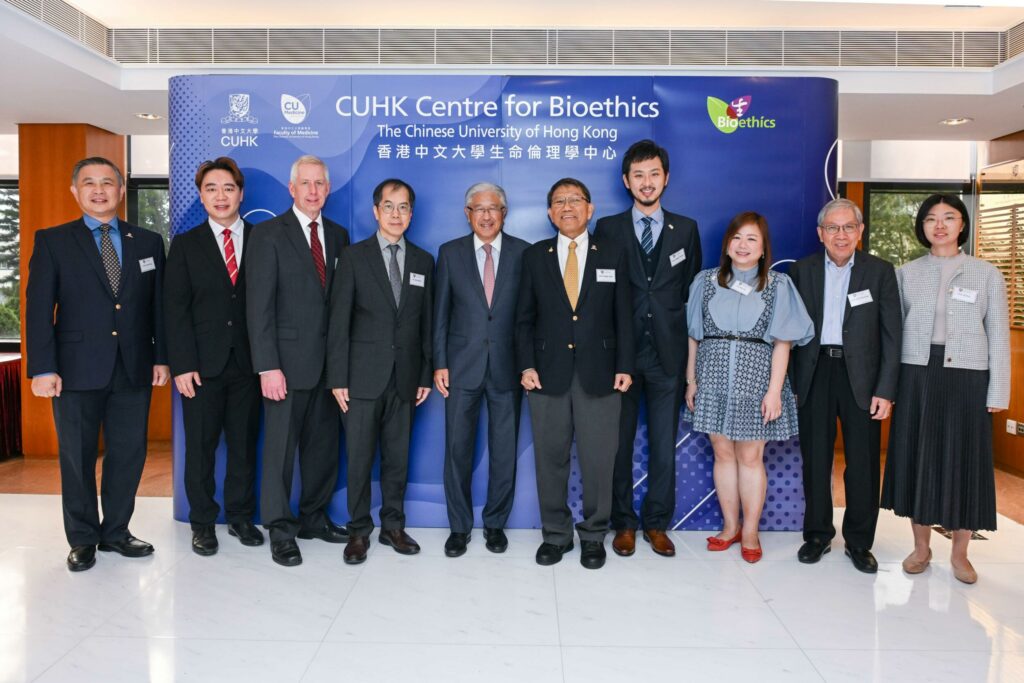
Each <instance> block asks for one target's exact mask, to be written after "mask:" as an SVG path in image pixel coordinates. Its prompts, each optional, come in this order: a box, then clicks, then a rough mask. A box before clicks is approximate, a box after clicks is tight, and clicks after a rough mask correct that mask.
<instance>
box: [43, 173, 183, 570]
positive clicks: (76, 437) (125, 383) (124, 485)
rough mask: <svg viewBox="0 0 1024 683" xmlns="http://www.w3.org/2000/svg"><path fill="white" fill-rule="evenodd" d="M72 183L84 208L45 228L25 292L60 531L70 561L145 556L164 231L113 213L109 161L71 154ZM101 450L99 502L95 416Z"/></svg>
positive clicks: (115, 192) (160, 347) (163, 376)
mask: <svg viewBox="0 0 1024 683" xmlns="http://www.w3.org/2000/svg"><path fill="white" fill-rule="evenodd" d="M71 192H72V194H73V195H74V196H75V199H76V200H77V201H78V205H79V206H80V207H81V209H82V217H81V218H79V219H77V220H74V221H72V222H70V223H65V224H64V225H59V226H57V227H54V228H48V229H45V230H40V231H39V232H37V233H36V236H35V247H34V249H33V252H32V259H31V260H30V261H29V278H28V287H27V290H26V301H25V317H26V329H25V337H26V351H27V355H28V365H27V373H28V376H29V377H31V378H32V393H33V394H35V395H36V396H41V397H49V398H52V399H53V419H54V423H55V425H56V428H57V444H58V454H59V457H60V470H61V496H62V502H63V506H64V531H65V533H66V534H67V539H68V543H69V544H70V545H71V553H70V554H69V555H68V559H67V564H68V568H69V569H71V571H83V570H86V569H89V568H90V567H92V566H93V565H94V564H95V563H96V547H97V545H98V546H99V549H100V550H102V551H111V552H116V553H119V554H121V555H124V556H125V557H143V556H146V555H150V554H152V552H153V546H152V545H150V544H149V543H146V542H145V541H141V540H139V539H137V538H135V536H133V535H132V533H131V532H130V531H129V530H128V523H129V521H130V520H131V517H132V513H133V512H134V510H135V493H136V491H137V490H138V487H139V479H140V478H141V477H142V468H143V465H144V464H145V461H146V435H147V429H148V420H149V402H150V397H151V395H152V387H153V386H163V385H164V384H166V383H167V379H168V376H169V369H168V367H167V346H166V341H165V338H164V320H163V310H162V307H163V300H162V296H161V288H162V286H163V275H164V242H163V238H162V237H161V236H160V235H158V234H156V233H154V232H150V231H148V230H143V229H142V228H139V227H137V226H134V225H129V224H128V223H126V222H124V221H119V220H118V218H117V207H118V204H120V202H121V200H122V199H123V198H124V179H123V177H122V175H121V171H120V170H119V169H118V168H117V167H116V166H115V165H114V164H113V162H111V161H109V160H107V159H104V158H101V157H90V158H88V159H83V160H82V161H79V162H78V163H77V164H75V167H74V170H73V171H72V174H71ZM101 425H102V427H103V439H104V443H105V444H106V453H105V455H104V459H103V481H102V485H101V490H100V497H101V501H102V507H103V520H102V521H100V516H99V510H98V509H97V505H96V458H97V453H98V449H99V435H100V426H101Z"/></svg>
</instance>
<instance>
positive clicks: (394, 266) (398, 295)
mask: <svg viewBox="0 0 1024 683" xmlns="http://www.w3.org/2000/svg"><path fill="white" fill-rule="evenodd" d="M388 249H389V250H390V251H391V261H389V262H388V280H390V281H391V293H392V294H394V295H395V306H397V305H398V304H399V303H401V300H402V273H400V272H399V270H398V245H397V244H389V245H388Z"/></svg>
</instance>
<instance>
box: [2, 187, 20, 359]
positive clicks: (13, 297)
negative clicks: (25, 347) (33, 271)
mask: <svg viewBox="0 0 1024 683" xmlns="http://www.w3.org/2000/svg"><path fill="white" fill-rule="evenodd" d="M20 248H21V245H20V244H19V242H18V182H17V181H16V180H13V181H6V180H4V181H0V341H7V340H13V341H18V340H20V338H21V318H20V315H19V309H20V306H19V300H20V292H19V288H18V285H19V281H20V279H21V276H20V273H19V270H18V265H19V250H20Z"/></svg>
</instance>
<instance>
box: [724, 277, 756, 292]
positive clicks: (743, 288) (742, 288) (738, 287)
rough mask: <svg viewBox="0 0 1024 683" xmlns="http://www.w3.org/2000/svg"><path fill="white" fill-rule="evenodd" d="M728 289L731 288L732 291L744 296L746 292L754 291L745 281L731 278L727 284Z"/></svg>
mask: <svg viewBox="0 0 1024 683" xmlns="http://www.w3.org/2000/svg"><path fill="white" fill-rule="evenodd" d="M729 289H731V290H732V291H734V292H738V293H739V294H742V295H743V296H746V295H747V294H750V293H751V292H753V291H754V288H753V287H751V286H750V285H748V284H747V283H746V282H740V281H739V280H733V281H732V284H730V285H729Z"/></svg>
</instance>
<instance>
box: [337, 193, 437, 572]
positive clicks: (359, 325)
mask: <svg viewBox="0 0 1024 683" xmlns="http://www.w3.org/2000/svg"><path fill="white" fill-rule="evenodd" d="M415 203H416V194H415V192H413V189H412V187H410V186H409V184H408V183H406V182H405V181H403V180H399V179H397V178H388V179H387V180H384V181H382V182H381V183H380V184H378V185H377V187H376V189H374V191H373V215H374V218H376V219H377V231H376V232H375V233H374V234H373V235H371V236H370V238H369V239H366V240H363V241H362V242H358V243H357V244H354V245H352V246H351V247H349V248H348V249H346V250H345V251H344V253H343V254H342V256H341V265H340V266H339V267H338V270H339V273H338V277H337V279H336V280H335V282H334V289H333V291H332V292H331V325H330V332H329V334H328V349H329V352H328V355H327V376H328V386H330V387H331V388H332V390H333V392H334V398H335V400H337V402H338V406H339V407H340V408H341V412H342V420H343V421H344V423H345V443H346V445H347V447H348V512H349V518H350V521H349V525H348V530H349V541H348V545H346V546H345V562H346V564H359V563H360V562H363V561H364V560H366V551H367V548H368V547H369V544H370V533H371V532H372V531H373V518H371V517H370V471H371V470H372V468H373V459H374V454H375V453H376V451H377V446H378V445H379V446H380V489H381V499H382V503H381V508H380V525H381V532H380V542H381V543H383V544H384V545H389V546H391V547H392V548H394V550H395V552H398V553H401V554H403V555H414V554H416V553H418V552H419V551H420V547H419V545H418V544H417V543H416V541H414V540H413V539H412V538H411V537H410V536H409V534H407V533H405V512H404V507H405V486H406V483H407V479H408V472H409V438H410V436H411V434H412V417H413V412H414V410H415V407H416V406H418V405H420V404H421V403H423V402H424V401H426V400H427V396H428V395H429V394H430V369H431V365H430V335H431V326H430V320H431V316H432V310H433V284H434V283H433V279H434V258H433V257H432V256H431V255H430V254H428V253H427V252H425V251H423V250H422V249H420V248H419V247H417V246H416V245H415V244H413V243H412V242H410V241H409V240H407V239H405V231H406V230H408V229H409V223H410V222H411V221H412V211H413V206H414V205H415Z"/></svg>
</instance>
